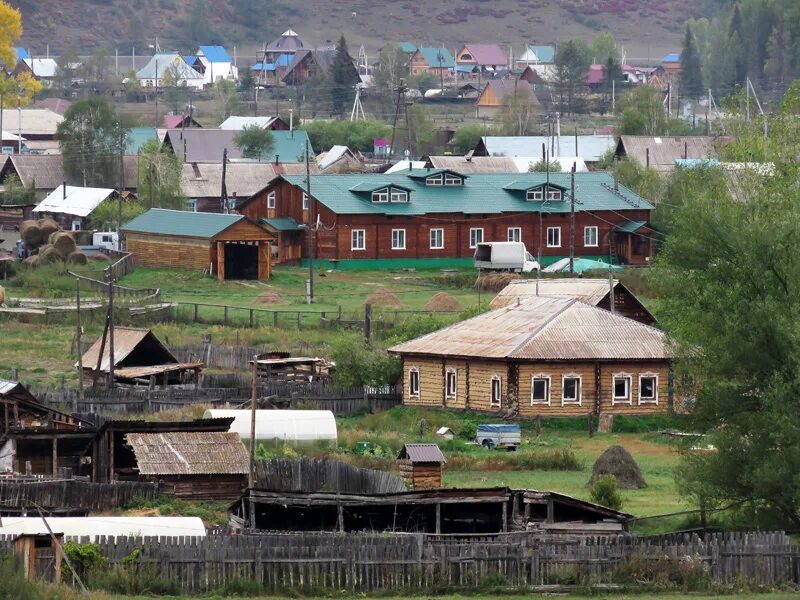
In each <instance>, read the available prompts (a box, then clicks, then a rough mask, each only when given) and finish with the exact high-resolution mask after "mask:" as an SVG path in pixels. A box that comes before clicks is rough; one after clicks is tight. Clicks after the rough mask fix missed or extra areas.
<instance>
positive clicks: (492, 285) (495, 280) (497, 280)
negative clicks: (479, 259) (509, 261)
mask: <svg viewBox="0 0 800 600" xmlns="http://www.w3.org/2000/svg"><path fill="white" fill-rule="evenodd" d="M515 279H522V277H521V276H520V274H519V273H487V274H485V275H481V276H480V277H478V280H477V281H476V282H475V290H476V291H478V292H492V293H494V294H497V293H498V292H499V291H500V290H502V289H503V288H504V287H506V286H507V285H508V284H509V283H510V282H512V281H514V280H515Z"/></svg>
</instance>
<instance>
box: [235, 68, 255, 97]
mask: <svg viewBox="0 0 800 600" xmlns="http://www.w3.org/2000/svg"><path fill="white" fill-rule="evenodd" d="M255 85H256V79H255V77H253V71H251V70H250V68H249V67H247V68H245V69H243V70H242V74H241V75H240V76H239V90H241V91H242V92H245V93H247V92H250V91H252V90H253V88H254V87H255Z"/></svg>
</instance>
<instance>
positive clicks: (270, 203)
mask: <svg viewBox="0 0 800 600" xmlns="http://www.w3.org/2000/svg"><path fill="white" fill-rule="evenodd" d="M267 208H275V192H270V193H269V194H267Z"/></svg>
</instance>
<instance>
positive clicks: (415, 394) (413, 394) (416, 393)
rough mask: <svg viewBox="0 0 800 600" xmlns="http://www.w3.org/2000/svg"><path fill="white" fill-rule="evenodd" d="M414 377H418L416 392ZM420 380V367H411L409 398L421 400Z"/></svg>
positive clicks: (409, 371) (409, 372)
mask: <svg viewBox="0 0 800 600" xmlns="http://www.w3.org/2000/svg"><path fill="white" fill-rule="evenodd" d="M414 375H416V379H417V381H416V384H417V385H416V388H417V389H416V390H415V389H414V387H415V386H414ZM420 387H421V386H420V378H419V368H418V367H411V368H410V369H409V370H408V397H409V398H419V389H420Z"/></svg>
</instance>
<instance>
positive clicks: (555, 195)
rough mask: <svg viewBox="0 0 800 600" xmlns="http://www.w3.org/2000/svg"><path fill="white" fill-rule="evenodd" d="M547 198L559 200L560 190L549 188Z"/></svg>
mask: <svg viewBox="0 0 800 600" xmlns="http://www.w3.org/2000/svg"><path fill="white" fill-rule="evenodd" d="M547 199H548V200H561V190H554V189H549V190H547Z"/></svg>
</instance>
